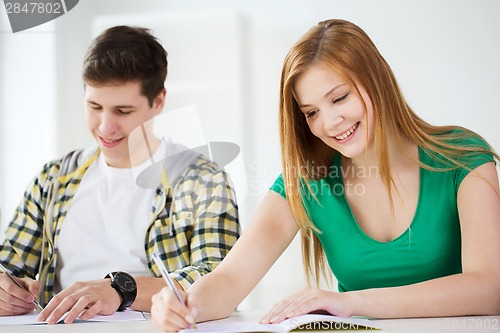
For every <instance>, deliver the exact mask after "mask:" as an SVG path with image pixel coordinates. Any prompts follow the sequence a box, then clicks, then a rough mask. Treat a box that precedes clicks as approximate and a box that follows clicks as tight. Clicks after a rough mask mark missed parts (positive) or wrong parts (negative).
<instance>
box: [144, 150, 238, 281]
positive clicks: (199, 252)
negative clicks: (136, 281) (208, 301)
mask: <svg viewBox="0 0 500 333" xmlns="http://www.w3.org/2000/svg"><path fill="white" fill-rule="evenodd" d="M172 208H173V210H172V214H171V215H172V221H170V224H171V225H170V226H169V227H168V228H167V229H168V233H169V234H171V236H170V237H165V238H164V239H163V242H162V244H157V246H158V248H159V249H160V257H162V259H163V260H164V262H165V264H166V266H167V268H168V269H169V271H170V275H171V276H172V277H173V278H175V279H176V280H177V282H179V284H180V285H181V286H182V288H184V289H188V288H189V287H190V286H191V284H193V283H194V281H196V280H197V279H198V278H200V277H201V276H203V275H204V274H206V273H209V272H211V271H212V270H213V269H214V268H215V267H216V266H217V265H218V264H219V263H220V262H221V261H222V259H223V258H224V257H225V256H226V255H227V253H228V252H229V250H230V249H231V248H232V247H233V245H234V243H235V242H236V240H237V239H238V237H239V235H240V224H239V220H238V206H237V204H236V195H235V192H234V189H233V187H232V184H231V181H230V179H229V176H228V175H227V174H226V173H225V172H224V171H222V170H220V168H218V167H217V166H216V165H215V164H213V163H212V162H209V161H207V160H205V159H204V158H199V159H198V162H197V163H196V164H194V165H192V166H191V168H190V170H189V171H188V172H187V174H186V175H185V176H184V177H183V178H182V180H181V181H180V182H179V183H177V185H175V186H174V188H173V205H172ZM162 250H163V251H162ZM162 252H163V253H162ZM162 254H163V255H162ZM153 270H154V271H156V269H153ZM158 273H159V272H158Z"/></svg>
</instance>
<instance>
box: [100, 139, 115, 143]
mask: <svg viewBox="0 0 500 333" xmlns="http://www.w3.org/2000/svg"><path fill="white" fill-rule="evenodd" d="M102 141H104V142H106V143H113V142H116V141H118V140H106V139H102Z"/></svg>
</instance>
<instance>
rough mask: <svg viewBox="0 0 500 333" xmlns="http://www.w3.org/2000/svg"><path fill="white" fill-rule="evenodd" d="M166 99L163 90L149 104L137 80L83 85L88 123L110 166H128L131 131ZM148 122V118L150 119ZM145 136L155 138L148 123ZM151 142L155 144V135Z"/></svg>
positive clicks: (156, 143)
mask: <svg viewBox="0 0 500 333" xmlns="http://www.w3.org/2000/svg"><path fill="white" fill-rule="evenodd" d="M164 102H165V90H163V91H162V92H161V93H160V94H159V95H158V96H157V97H156V98H155V100H154V101H153V105H152V106H150V105H149V103H148V99H147V98H146V97H145V96H144V95H142V94H141V85H140V83H139V82H126V83H120V84H106V85H102V86H92V85H90V84H86V86H85V116H86V119H87V126H88V128H89V130H90V132H91V133H92V135H93V136H94V138H95V140H96V141H97V143H98V145H99V148H100V149H101V152H102V154H103V155H104V159H105V161H106V163H107V164H108V165H109V166H112V167H116V168H127V167H130V166H131V162H130V147H129V140H128V139H129V135H130V133H131V132H132V131H133V130H134V129H136V128H137V127H139V126H141V125H142V124H144V123H145V122H147V121H148V120H150V119H152V118H153V117H154V116H156V115H158V114H159V113H160V112H161V111H162V109H163V105H164ZM149 123H151V122H149ZM144 130H145V131H146V133H147V137H148V138H154V134H153V133H152V128H151V126H145V127H144ZM155 141H156V142H153V146H157V145H158V139H155Z"/></svg>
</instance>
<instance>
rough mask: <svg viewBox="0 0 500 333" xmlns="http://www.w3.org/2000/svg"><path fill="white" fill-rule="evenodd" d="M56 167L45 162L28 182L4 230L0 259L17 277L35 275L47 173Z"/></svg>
mask: <svg viewBox="0 0 500 333" xmlns="http://www.w3.org/2000/svg"><path fill="white" fill-rule="evenodd" d="M58 167H59V166H58V164H57V163H50V164H47V165H45V166H44V168H43V170H42V172H41V173H40V174H39V175H38V176H37V177H36V178H35V179H34V180H33V181H32V182H31V183H30V184H29V185H28V187H27V189H26V191H25V192H24V197H23V200H22V201H21V203H20V204H19V206H18V207H17V209H16V211H15V213H14V217H13V219H12V221H11V222H10V224H9V226H8V228H7V230H6V234H5V240H4V243H3V244H2V245H0V260H1V261H2V263H3V264H4V265H5V266H6V267H7V268H8V269H10V271H11V272H12V273H13V274H14V275H16V276H18V277H30V278H32V279H34V278H35V276H36V274H38V268H39V264H40V258H41V251H42V241H43V237H42V232H43V220H44V206H45V202H46V200H47V189H48V188H49V185H50V180H51V178H52V176H51V174H52V173H53V172H57V170H58Z"/></svg>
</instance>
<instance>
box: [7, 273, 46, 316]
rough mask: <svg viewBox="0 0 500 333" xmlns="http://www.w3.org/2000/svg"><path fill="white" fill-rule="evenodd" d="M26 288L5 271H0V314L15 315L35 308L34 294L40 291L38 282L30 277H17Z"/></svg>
mask: <svg viewBox="0 0 500 333" xmlns="http://www.w3.org/2000/svg"><path fill="white" fill-rule="evenodd" d="M17 281H18V282H19V283H20V284H21V285H23V286H24V287H25V288H26V290H24V289H23V288H21V287H19V286H18V285H16V284H15V283H14V281H12V279H11V278H9V277H8V276H7V275H6V274H5V273H0V316H16V315H22V314H26V313H29V312H31V311H33V309H35V307H36V305H35V304H34V303H33V301H34V300H35V295H38V292H39V291H40V288H41V284H40V282H38V281H36V280H33V279H30V278H17Z"/></svg>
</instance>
